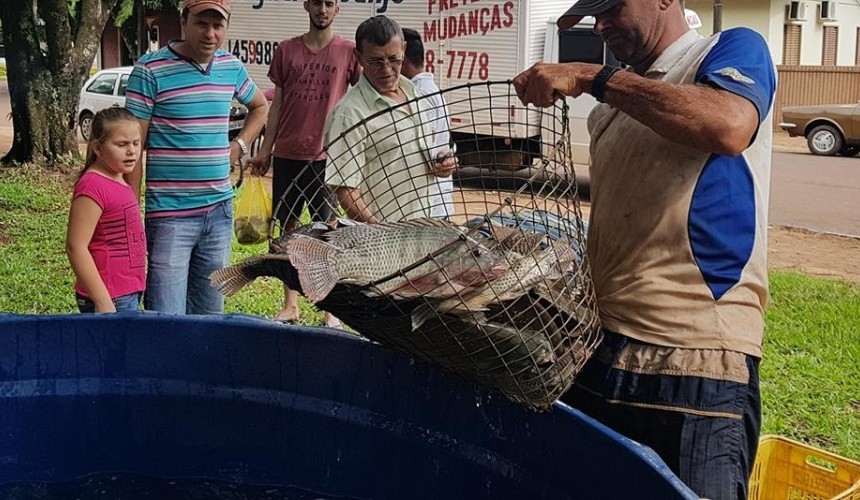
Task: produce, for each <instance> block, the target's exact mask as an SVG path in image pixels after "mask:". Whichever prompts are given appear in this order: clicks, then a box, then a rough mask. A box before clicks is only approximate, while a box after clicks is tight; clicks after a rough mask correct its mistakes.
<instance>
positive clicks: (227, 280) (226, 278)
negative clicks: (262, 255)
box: [209, 261, 259, 297]
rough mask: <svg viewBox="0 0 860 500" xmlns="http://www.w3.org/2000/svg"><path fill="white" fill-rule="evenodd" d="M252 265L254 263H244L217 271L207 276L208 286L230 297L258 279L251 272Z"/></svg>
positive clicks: (252, 269)
mask: <svg viewBox="0 0 860 500" xmlns="http://www.w3.org/2000/svg"><path fill="white" fill-rule="evenodd" d="M254 264H256V262H249V261H244V262H241V263H239V264H236V265H233V266H228V267H225V268H223V269H218V270H217V271H214V272H213V273H212V274H210V275H209V284H210V285H212V288H214V289H216V290H218V291H219V292H221V293H222V294H224V295H225V296H226V297H230V296H232V295H233V294H235V293H236V292H238V291H239V290H241V289H243V288H245V287H246V286H247V285H249V284H250V283H251V282H253V281H254V280H255V279H257V278H258V277H259V276H258V275H257V274H256V273H255V272H253V271H254Z"/></svg>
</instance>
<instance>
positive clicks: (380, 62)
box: [364, 56, 403, 69]
mask: <svg viewBox="0 0 860 500" xmlns="http://www.w3.org/2000/svg"><path fill="white" fill-rule="evenodd" d="M364 62H365V63H367V65H368V66H372V67H374V68H375V69H382V68H384V67H385V66H389V67H391V68H396V67H398V66H400V65H401V64H403V56H396V57H389V58H387V59H381V58H377V59H365V60H364Z"/></svg>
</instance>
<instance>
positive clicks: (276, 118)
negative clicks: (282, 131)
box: [260, 99, 281, 154]
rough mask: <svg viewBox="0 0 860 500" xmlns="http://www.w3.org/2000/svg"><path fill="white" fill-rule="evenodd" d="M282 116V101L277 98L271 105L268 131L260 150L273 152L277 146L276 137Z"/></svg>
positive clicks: (267, 122) (268, 152) (267, 121)
mask: <svg viewBox="0 0 860 500" xmlns="http://www.w3.org/2000/svg"><path fill="white" fill-rule="evenodd" d="M280 116H281V102H280V100H278V99H276V100H275V101H273V102H272V104H271V105H270V106H269V115H268V118H267V119H266V133H265V135H264V136H263V144H262V145H261V146H260V152H261V153H266V154H271V153H272V148H273V147H274V146H275V137H277V135H278V122H280Z"/></svg>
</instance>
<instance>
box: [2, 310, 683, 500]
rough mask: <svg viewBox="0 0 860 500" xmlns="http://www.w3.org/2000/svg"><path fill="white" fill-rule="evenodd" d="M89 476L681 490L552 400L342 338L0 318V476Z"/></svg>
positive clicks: (148, 323) (657, 493)
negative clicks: (531, 403) (498, 388)
mask: <svg viewBox="0 0 860 500" xmlns="http://www.w3.org/2000/svg"><path fill="white" fill-rule="evenodd" d="M100 473H111V474H113V473H115V474H136V475H143V476H149V477H156V478H175V479H179V478H206V479H211V480H217V481H226V482H229V483H235V484H242V485H247V484H253V485H280V486H294V487H297V488H301V489H302V490H303V491H304V490H308V491H312V492H315V493H314V496H313V497H311V498H337V497H347V498H362V499H371V498H372V499H398V500H401V499H423V498H428V499H430V498H432V499H456V498H464V499H484V498H486V499H507V498H511V499H532V498H551V499H564V498H602V499H612V498H633V497H637V498H660V499H673V498H696V497H695V495H693V494H692V492H691V491H690V490H689V489H687V488H686V487H685V486H684V485H683V484H682V483H681V482H680V481H679V480H678V479H677V478H676V477H675V476H674V475H672V473H671V472H670V471H669V470H668V469H667V468H666V467H665V465H664V464H663V463H662V462H661V461H660V459H659V458H658V457H657V456H656V455H655V454H654V453H653V452H652V451H651V450H650V449H647V448H644V447H641V446H640V445H637V444H636V443H634V442H632V441H629V440H627V439H625V438H623V437H621V436H620V435H618V434H616V433H614V432H612V431H611V430H609V429H607V428H606V427H604V426H602V425H600V424H598V423H596V422H595V421H593V420H591V419H589V418H588V417H585V416H584V415H582V414H580V413H579V412H577V411H575V410H572V409H571V408H569V407H567V406H565V405H562V404H556V406H555V408H554V409H553V411H552V412H551V413H545V414H538V413H533V412H531V411H529V410H526V409H523V408H521V407H519V406H517V405H515V404H513V403H510V402H508V401H507V400H504V399H502V398H501V397H498V396H495V395H491V394H490V393H488V392H486V391H483V390H480V389H477V388H475V387H473V386H471V385H469V384H467V383H464V382H462V381H460V380H459V379H456V378H454V377H451V376H448V375H446V374H444V373H441V372H440V371H438V370H437V369H434V368H433V367H430V366H427V365H425V364H423V363H421V362H415V361H413V360H411V359H410V358H409V357H407V356H404V355H402V354H400V353H397V352H394V351H391V350H388V349H385V348H383V347H380V346H378V345H375V344H372V343H370V342H367V341H364V340H361V339H359V338H357V337H354V336H352V335H349V334H342V333H335V332H334V331H332V330H322V329H312V328H294V327H286V326H281V325H277V324H273V323H271V322H268V321H263V320H259V319H252V318H248V317H244V316H227V317H223V318H222V317H217V318H216V317H176V316H161V315H156V314H130V315H128V314H125V315H124V314H116V315H73V316H16V315H6V316H0V485H4V484H6V485H8V484H10V483H17V482H25V483H24V484H27V483H29V482H66V481H72V480H74V479H75V478H81V477H83V476H86V475H88V474H100ZM303 498H304V497H303Z"/></svg>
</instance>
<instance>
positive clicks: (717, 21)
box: [714, 0, 723, 33]
mask: <svg viewBox="0 0 860 500" xmlns="http://www.w3.org/2000/svg"><path fill="white" fill-rule="evenodd" d="M720 31H723V1H722V0H714V33H719V32H720Z"/></svg>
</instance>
